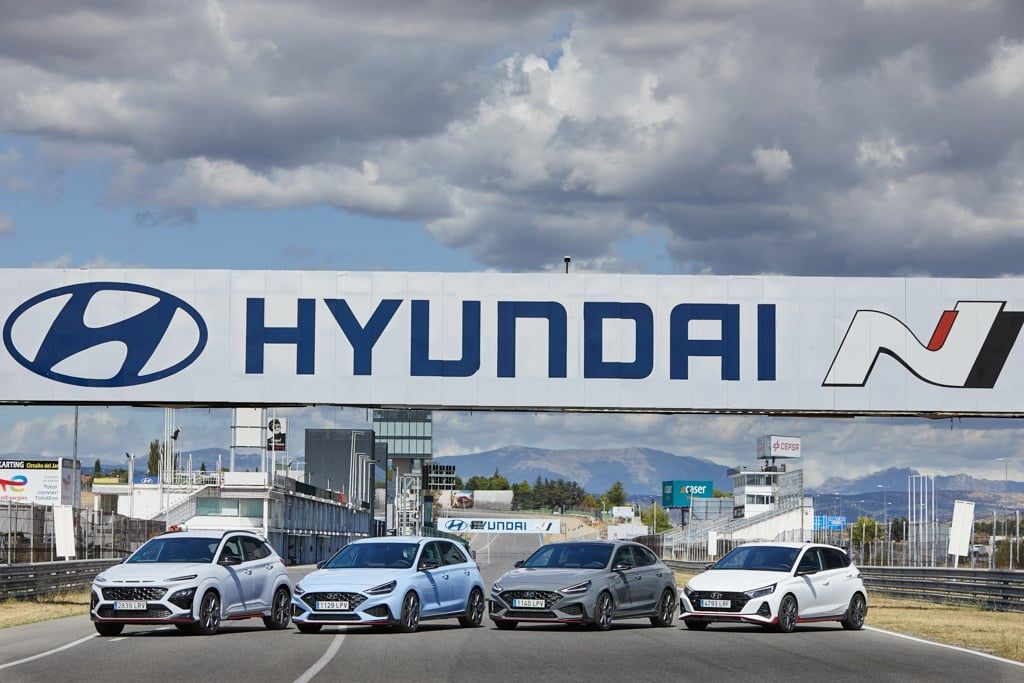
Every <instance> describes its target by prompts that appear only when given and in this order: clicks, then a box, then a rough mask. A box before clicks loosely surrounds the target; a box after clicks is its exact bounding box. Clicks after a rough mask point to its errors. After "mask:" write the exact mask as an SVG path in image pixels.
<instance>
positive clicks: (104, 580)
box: [93, 574, 107, 583]
mask: <svg viewBox="0 0 1024 683" xmlns="http://www.w3.org/2000/svg"><path fill="white" fill-rule="evenodd" d="M93 581H95V582H96V583H106V582H107V580H106V579H104V578H103V574H99V575H98V576H97V577H96V578H95V579H93Z"/></svg>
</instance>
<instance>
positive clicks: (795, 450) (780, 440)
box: [757, 434, 800, 460]
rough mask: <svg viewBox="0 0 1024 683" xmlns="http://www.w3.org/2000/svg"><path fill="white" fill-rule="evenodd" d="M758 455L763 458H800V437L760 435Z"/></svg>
mask: <svg viewBox="0 0 1024 683" xmlns="http://www.w3.org/2000/svg"><path fill="white" fill-rule="evenodd" d="M757 457H758V458H761V459H763V460H767V459H769V458H799V457H800V437H799V436H772V435H770V434H766V435H764V436H761V437H758V439H757Z"/></svg>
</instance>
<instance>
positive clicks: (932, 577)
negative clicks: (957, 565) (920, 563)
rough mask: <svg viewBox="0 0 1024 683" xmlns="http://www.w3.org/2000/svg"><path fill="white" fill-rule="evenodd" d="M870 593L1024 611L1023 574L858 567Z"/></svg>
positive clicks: (974, 570)
mask: <svg viewBox="0 0 1024 683" xmlns="http://www.w3.org/2000/svg"><path fill="white" fill-rule="evenodd" d="M860 571H861V575H862V576H863V578H864V585H865V586H867V587H868V589H869V590H871V591H874V592H877V593H883V594H886V595H894V596H897V597H901V598H909V599H914V600H925V601H927V602H942V603H954V604H960V605H972V606H976V607H981V608H982V609H988V610H999V611H1003V612H1024V572H1021V571H999V570H989V569H948V568H941V567H860Z"/></svg>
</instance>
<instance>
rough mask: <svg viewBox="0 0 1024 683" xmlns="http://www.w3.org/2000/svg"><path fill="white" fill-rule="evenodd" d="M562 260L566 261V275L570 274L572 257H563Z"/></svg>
mask: <svg viewBox="0 0 1024 683" xmlns="http://www.w3.org/2000/svg"><path fill="white" fill-rule="evenodd" d="M562 260H563V261H565V274H566V275H568V274H569V262H570V261H572V256H563V257H562Z"/></svg>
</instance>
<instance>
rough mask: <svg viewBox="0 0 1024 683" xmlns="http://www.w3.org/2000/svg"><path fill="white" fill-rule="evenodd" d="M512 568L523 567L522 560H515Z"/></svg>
mask: <svg viewBox="0 0 1024 683" xmlns="http://www.w3.org/2000/svg"><path fill="white" fill-rule="evenodd" d="M512 566H513V567H515V568H516V569H519V568H520V567H522V566H523V561H522V560H516V561H515V564H513V565H512Z"/></svg>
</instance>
